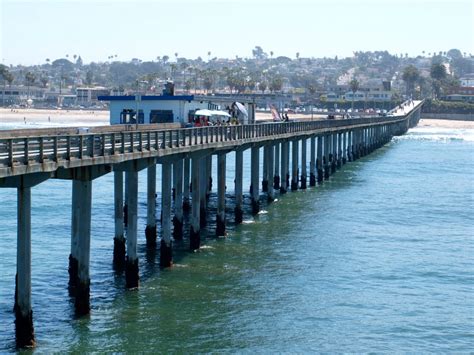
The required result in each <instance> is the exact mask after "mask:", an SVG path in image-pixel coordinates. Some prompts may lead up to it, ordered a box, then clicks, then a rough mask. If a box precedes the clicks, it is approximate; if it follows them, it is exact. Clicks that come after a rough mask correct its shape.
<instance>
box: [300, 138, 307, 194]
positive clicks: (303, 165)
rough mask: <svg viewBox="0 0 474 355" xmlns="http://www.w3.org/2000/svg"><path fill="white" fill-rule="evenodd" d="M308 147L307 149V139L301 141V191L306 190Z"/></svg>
mask: <svg viewBox="0 0 474 355" xmlns="http://www.w3.org/2000/svg"><path fill="white" fill-rule="evenodd" d="M307 150H308V149H307V147H306V138H303V139H302V140H301V185H300V188H301V189H306V178H307V172H306V154H307Z"/></svg>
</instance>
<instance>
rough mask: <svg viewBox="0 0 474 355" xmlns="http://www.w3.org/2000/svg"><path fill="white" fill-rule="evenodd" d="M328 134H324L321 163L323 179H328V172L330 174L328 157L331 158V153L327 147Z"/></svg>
mask: <svg viewBox="0 0 474 355" xmlns="http://www.w3.org/2000/svg"><path fill="white" fill-rule="evenodd" d="M330 137H331V136H330V135H325V136H324V156H323V162H324V163H323V164H324V180H328V179H329V174H330V171H329V168H330V164H329V159H331V157H332V156H331V154H330V152H329V148H330Z"/></svg>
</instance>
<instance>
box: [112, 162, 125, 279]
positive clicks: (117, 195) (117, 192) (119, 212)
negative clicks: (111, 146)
mask: <svg viewBox="0 0 474 355" xmlns="http://www.w3.org/2000/svg"><path fill="white" fill-rule="evenodd" d="M123 217H124V216H123V172H122V171H114V219H115V236H114V254H113V255H114V256H113V265H114V268H115V269H116V270H123V268H124V267H125V236H124V231H123V223H124V220H123Z"/></svg>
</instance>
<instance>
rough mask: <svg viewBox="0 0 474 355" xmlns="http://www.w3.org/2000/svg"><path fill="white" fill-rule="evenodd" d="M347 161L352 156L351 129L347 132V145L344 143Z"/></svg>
mask: <svg viewBox="0 0 474 355" xmlns="http://www.w3.org/2000/svg"><path fill="white" fill-rule="evenodd" d="M346 155H347V161H348V162H351V161H352V160H353V158H352V130H351V131H349V132H347V145H346Z"/></svg>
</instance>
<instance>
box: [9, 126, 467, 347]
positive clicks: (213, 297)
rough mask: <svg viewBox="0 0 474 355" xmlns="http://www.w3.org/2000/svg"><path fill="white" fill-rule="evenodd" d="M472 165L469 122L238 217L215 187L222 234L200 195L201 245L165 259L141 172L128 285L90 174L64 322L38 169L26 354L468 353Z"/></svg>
mask: <svg viewBox="0 0 474 355" xmlns="http://www.w3.org/2000/svg"><path fill="white" fill-rule="evenodd" d="M233 159H234V158H233V154H229V155H228V161H227V163H228V166H229V168H228V170H227V186H228V193H229V197H230V196H231V195H232V192H233V178H234V172H233ZM244 161H248V159H246V160H244ZM215 165H216V164H215V163H214V164H213V166H214V167H215ZM246 169H247V170H245V171H244V176H245V182H244V184H245V185H244V186H246V187H248V185H249V171H248V167H246ZM214 176H215V175H214ZM473 176H474V130H459V129H434V128H415V129H412V130H410V131H409V132H408V134H406V135H404V136H402V137H397V138H394V139H393V140H392V142H390V143H389V144H387V145H386V146H384V147H383V148H381V149H379V150H377V151H376V152H374V153H372V154H371V155H369V156H367V157H365V158H363V159H360V160H358V161H356V162H353V163H348V164H346V165H345V166H344V167H342V169H341V170H339V171H338V172H337V173H336V174H335V175H333V176H332V177H331V179H330V180H329V181H328V182H325V183H324V184H323V185H322V186H318V187H316V188H311V189H308V190H307V191H305V192H301V191H298V192H294V193H288V194H286V195H284V196H282V197H280V196H278V195H277V196H278V200H277V201H275V202H274V203H272V204H270V205H267V204H266V203H265V202H264V197H263V195H262V208H263V211H262V212H261V213H260V214H259V215H258V216H256V217H252V216H251V215H250V213H249V212H250V206H248V204H247V206H248V207H247V208H248V209H247V210H246V211H245V212H246V214H245V221H244V223H243V224H242V225H239V226H234V225H233V223H232V208H233V201H232V199H231V198H229V200H228V212H229V220H230V221H229V223H228V231H229V233H228V236H227V238H220V239H215V238H213V237H212V233H213V229H214V228H215V223H214V220H215V195H212V196H211V200H210V205H211V208H210V209H211V213H210V217H209V225H208V230H209V233H208V236H207V237H205V239H204V246H203V248H202V249H201V250H200V251H199V252H196V253H190V252H188V251H187V246H188V240H185V241H184V243H181V244H178V243H176V244H175V249H176V250H175V265H174V267H173V268H171V269H167V270H160V269H159V267H158V261H159V253H153V252H149V251H147V250H146V248H145V237H144V233H143V230H144V228H145V222H146V221H145V214H146V183H145V182H146V173H145V172H142V173H141V174H140V186H139V223H138V225H139V231H140V232H141V233H140V238H139V257H140V276H141V284H140V289H139V290H134V291H126V290H125V282H124V275H123V274H117V273H115V272H114V271H113V270H112V247H113V234H114V229H113V228H114V227H113V184H112V182H113V180H112V175H110V174H109V175H106V176H104V177H102V178H100V179H98V180H96V181H94V185H93V217H92V242H91V305H92V311H91V314H90V316H89V317H84V318H80V319H75V318H74V306H73V302H72V300H71V298H70V297H69V295H68V291H67V282H68V273H67V267H68V255H69V248H70V219H71V217H70V215H71V212H70V210H71V182H70V181H60V180H49V181H47V182H45V183H43V184H41V185H39V186H37V187H35V188H33V190H32V205H33V209H32V240H33V242H32V243H33V244H32V254H33V255H32V258H33V260H32V270H33V279H32V302H33V312H34V313H33V316H34V326H35V332H36V339H37V348H36V351H37V352H39V353H51V352H62V351H69V352H80V353H82V352H93V351H106V352H121V351H124V352H153V353H170V352H175V353H202V352H219V353H222V352H230V353H235V352H239V353H240V352H245V353H253V352H259V353H275V352H283V353H305V352H412V353H414V352H453V353H466V352H472V349H474V218H473V215H474V214H473V211H474V182H473V181H474V180H473ZM159 181H160V176H158V182H159ZM158 186H160V185H158ZM215 186H216V184H214V190H213V192H214V193H215ZM244 190H245V191H246V192H248V189H246V188H244ZM0 201H1V203H0V250H1V252H0V275H1V276H0V352H13V351H15V349H14V348H15V339H14V314H13V311H12V308H13V298H14V279H15V265H16V192H15V190H13V189H0ZM246 201H247V202H248V199H247V200H246ZM157 208H158V209H159V208H160V203H159V201H158V203H157ZM157 215H159V212H158V213H157Z"/></svg>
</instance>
